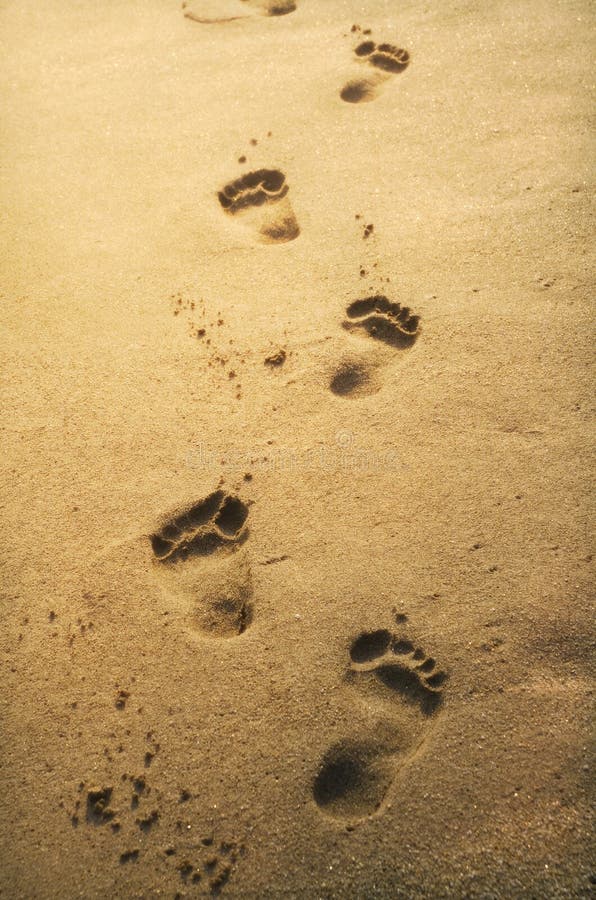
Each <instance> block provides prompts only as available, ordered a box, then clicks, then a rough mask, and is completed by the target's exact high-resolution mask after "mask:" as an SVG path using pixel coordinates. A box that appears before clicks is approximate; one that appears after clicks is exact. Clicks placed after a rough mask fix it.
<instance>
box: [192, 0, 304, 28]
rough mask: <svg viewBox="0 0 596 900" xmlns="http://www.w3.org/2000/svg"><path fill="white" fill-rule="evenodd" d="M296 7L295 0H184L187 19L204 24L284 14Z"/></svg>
mask: <svg viewBox="0 0 596 900" xmlns="http://www.w3.org/2000/svg"><path fill="white" fill-rule="evenodd" d="M295 9H296V3H295V0H186V2H184V3H183V4H182V10H183V12H184V15H185V16H186V18H187V19H191V20H192V21H193V22H201V23H202V24H204V25H209V24H216V23H218V22H233V21H235V20H236V19H247V18H249V17H250V16H254V15H262V16H285V15H287V13H291V12H294V11H295Z"/></svg>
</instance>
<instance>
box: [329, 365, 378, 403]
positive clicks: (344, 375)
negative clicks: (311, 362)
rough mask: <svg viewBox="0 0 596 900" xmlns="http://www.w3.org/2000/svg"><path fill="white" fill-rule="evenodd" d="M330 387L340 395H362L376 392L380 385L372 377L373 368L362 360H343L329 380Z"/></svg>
mask: <svg viewBox="0 0 596 900" xmlns="http://www.w3.org/2000/svg"><path fill="white" fill-rule="evenodd" d="M329 389H330V390H331V392H332V393H334V394H337V396H339V397H359V396H360V397H361V396H365V395H367V394H374V393H376V391H378V389H379V385H378V384H377V383H376V382H375V381H374V380H373V378H372V377H371V369H370V367H369V366H367V365H366V364H365V363H362V362H351V361H348V362H342V363H340V364H339V366H338V367H337V369H336V370H335V372H334V373H333V375H332V376H331V381H330V382H329Z"/></svg>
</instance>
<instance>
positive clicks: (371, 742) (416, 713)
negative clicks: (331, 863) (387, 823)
mask: <svg viewBox="0 0 596 900" xmlns="http://www.w3.org/2000/svg"><path fill="white" fill-rule="evenodd" d="M349 656H350V661H349V665H348V671H347V674H346V680H347V682H348V683H349V684H350V685H352V686H353V687H354V689H355V690H356V691H358V694H359V696H360V698H364V699H366V700H367V701H368V702H369V703H370V702H371V701H372V702H373V703H382V704H383V707H384V710H385V712H384V713H383V718H382V719H381V720H380V721H379V722H378V725H377V727H375V729H374V733H371V732H369V733H366V732H365V733H363V734H360V735H358V736H354V735H351V736H350V737H348V738H346V739H345V740H343V741H340V742H338V743H336V744H334V745H333V746H332V747H330V749H329V750H328V751H327V753H326V754H325V756H324V757H323V760H322V761H321V765H320V767H319V771H318V772H317V774H316V777H315V779H314V784H313V797H314V800H315V802H316V804H317V805H318V807H319V808H320V809H321V811H322V812H323V813H325V815H327V816H330V817H331V818H334V819H340V820H343V821H357V820H359V819H363V818H366V817H368V816H372V815H374V814H375V813H378V812H380V811H381V810H382V808H383V804H384V801H385V799H386V797H387V793H388V791H389V789H390V787H391V785H392V784H393V782H394V781H395V779H396V777H397V776H398V774H399V772H400V771H401V770H402V769H403V767H404V766H405V765H407V764H408V762H410V760H411V759H412V757H413V756H414V754H415V753H416V752H418V751H419V750H420V748H421V746H422V745H423V744H424V742H425V741H426V740H427V738H428V735H429V733H430V728H431V726H432V723H433V721H434V718H435V716H436V714H437V713H438V711H439V709H440V707H441V704H442V702H443V687H444V685H445V682H446V681H447V675H446V673H445V672H444V671H442V670H441V669H438V668H437V665H436V662H435V660H434V659H433V658H432V657H429V656H427V655H426V654H425V653H424V652H423V651H422V650H421V649H420V648H419V647H416V646H415V645H414V644H413V643H412V642H411V641H409V640H408V639H407V638H402V637H397V636H396V635H395V634H393V633H392V632H390V631H388V630H386V629H380V630H378V631H369V632H363V633H361V634H360V635H359V636H358V637H357V638H356V639H355V640H354V641H353V642H352V645H351V647H350V651H349Z"/></svg>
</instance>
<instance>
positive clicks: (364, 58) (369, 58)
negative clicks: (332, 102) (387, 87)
mask: <svg viewBox="0 0 596 900" xmlns="http://www.w3.org/2000/svg"><path fill="white" fill-rule="evenodd" d="M354 55H355V61H356V62H357V63H358V64H359V65H363V64H364V65H366V66H368V67H369V68H368V69H367V71H366V73H358V74H357V75H355V76H354V77H352V78H350V79H349V80H348V81H347V83H346V84H345V85H344V86H343V88H342V89H341V91H340V93H339V95H340V97H341V99H342V100H345V102H346V103H368V102H370V101H371V100H374V99H375V97H377V96H378V92H379V88H380V86H381V85H382V84H383V83H384V82H385V81H387V79H388V78H390V77H391V75H395V74H396V73H398V72H403V71H404V69H406V68H407V66H408V65H409V63H410V54H409V53H408V51H407V50H404V49H403V48H402V47H395V46H393V44H375V42H374V41H363V42H362V43H361V44H358V46H357V47H356V49H355V51H354Z"/></svg>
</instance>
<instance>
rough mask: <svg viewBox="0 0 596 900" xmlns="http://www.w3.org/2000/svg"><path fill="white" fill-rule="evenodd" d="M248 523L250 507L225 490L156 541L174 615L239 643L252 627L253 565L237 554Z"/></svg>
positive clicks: (158, 534)
mask: <svg viewBox="0 0 596 900" xmlns="http://www.w3.org/2000/svg"><path fill="white" fill-rule="evenodd" d="M247 517H248V507H247V506H246V504H245V503H243V502H242V500H240V499H239V498H238V497H235V496H232V495H230V494H226V493H224V491H221V490H220V491H215V492H214V493H212V494H210V495H209V496H208V497H206V498H205V499H204V500H201V501H200V502H199V503H196V504H194V506H191V507H190V508H189V509H187V510H186V511H184V512H182V513H180V514H179V515H177V516H175V517H174V518H172V519H170V520H169V521H167V522H166V523H165V524H164V525H163V526H162V528H160V529H159V531H157V532H155V533H154V534H153V535H151V547H152V550H153V555H154V558H155V562H156V564H157V565H159V570H160V574H161V578H162V583H163V585H164V588H165V590H166V593H167V595H168V597H169V598H170V600H171V602H172V611H173V612H178V613H180V614H181V615H182V617H183V618H184V619H185V621H186V622H187V624H188V625H189V627H191V628H192V629H194V630H198V631H200V632H201V633H203V634H206V635H209V636H211V637H221V638H223V637H234V636H236V635H239V634H242V633H243V632H244V631H246V629H247V628H248V627H249V625H250V624H251V622H252V618H253V612H252V595H253V590H252V577H251V569H250V564H249V562H248V558H247V556H246V554H245V553H233V551H237V550H238V549H239V548H240V546H241V545H242V544H243V543H244V541H245V540H246V539H247V537H248V528H247V526H246V520H247ZM232 553H233V555H232V556H230V554H232Z"/></svg>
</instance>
